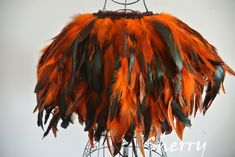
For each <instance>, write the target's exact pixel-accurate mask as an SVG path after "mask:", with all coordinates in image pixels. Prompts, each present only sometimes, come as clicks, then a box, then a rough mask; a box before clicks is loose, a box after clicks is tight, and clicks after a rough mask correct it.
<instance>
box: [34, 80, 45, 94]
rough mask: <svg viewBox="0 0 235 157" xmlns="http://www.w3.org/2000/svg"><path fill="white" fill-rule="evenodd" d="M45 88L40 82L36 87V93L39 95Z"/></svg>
mask: <svg viewBox="0 0 235 157" xmlns="http://www.w3.org/2000/svg"><path fill="white" fill-rule="evenodd" d="M42 87H43V84H42V83H41V82H38V83H37V85H36V86H35V89H34V93H38V92H39V91H40V90H41V89H42Z"/></svg>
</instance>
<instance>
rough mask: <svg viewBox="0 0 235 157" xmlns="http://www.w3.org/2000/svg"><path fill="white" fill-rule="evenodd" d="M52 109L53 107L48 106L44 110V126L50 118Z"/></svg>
mask: <svg viewBox="0 0 235 157" xmlns="http://www.w3.org/2000/svg"><path fill="white" fill-rule="evenodd" d="M53 109H54V106H53V105H49V106H48V107H46V108H45V110H46V115H45V119H44V124H46V123H47V120H48V118H49V117H50V114H51V112H52V110H53Z"/></svg>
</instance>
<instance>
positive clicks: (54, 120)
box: [43, 114, 59, 138]
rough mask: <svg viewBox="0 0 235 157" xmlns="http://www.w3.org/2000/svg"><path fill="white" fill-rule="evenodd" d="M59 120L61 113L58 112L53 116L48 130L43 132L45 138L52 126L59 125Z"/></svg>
mask: <svg viewBox="0 0 235 157" xmlns="http://www.w3.org/2000/svg"><path fill="white" fill-rule="evenodd" d="M58 121H59V115H58V114H56V115H54V116H53V118H52V119H51V121H50V124H49V126H48V127H47V130H46V132H45V133H44V134H43V138H44V137H46V136H47V135H48V133H49V132H50V130H51V128H52V127H55V126H56V125H57V123H58Z"/></svg>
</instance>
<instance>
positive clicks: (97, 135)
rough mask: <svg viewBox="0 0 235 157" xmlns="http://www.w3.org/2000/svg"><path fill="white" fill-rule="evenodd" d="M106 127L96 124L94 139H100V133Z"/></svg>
mask: <svg viewBox="0 0 235 157" xmlns="http://www.w3.org/2000/svg"><path fill="white" fill-rule="evenodd" d="M105 129H106V127H105V126H102V125H98V128H97V130H96V131H95V135H94V137H95V141H97V142H98V141H100V138H101V136H102V133H103V131H104V130H105Z"/></svg>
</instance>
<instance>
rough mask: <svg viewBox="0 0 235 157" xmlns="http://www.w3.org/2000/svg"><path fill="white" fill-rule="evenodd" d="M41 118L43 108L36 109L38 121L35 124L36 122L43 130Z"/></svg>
mask: <svg viewBox="0 0 235 157" xmlns="http://www.w3.org/2000/svg"><path fill="white" fill-rule="evenodd" d="M42 118H43V110H39V111H38V121H37V124H38V126H41V128H42V130H44V128H43V122H42Z"/></svg>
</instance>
